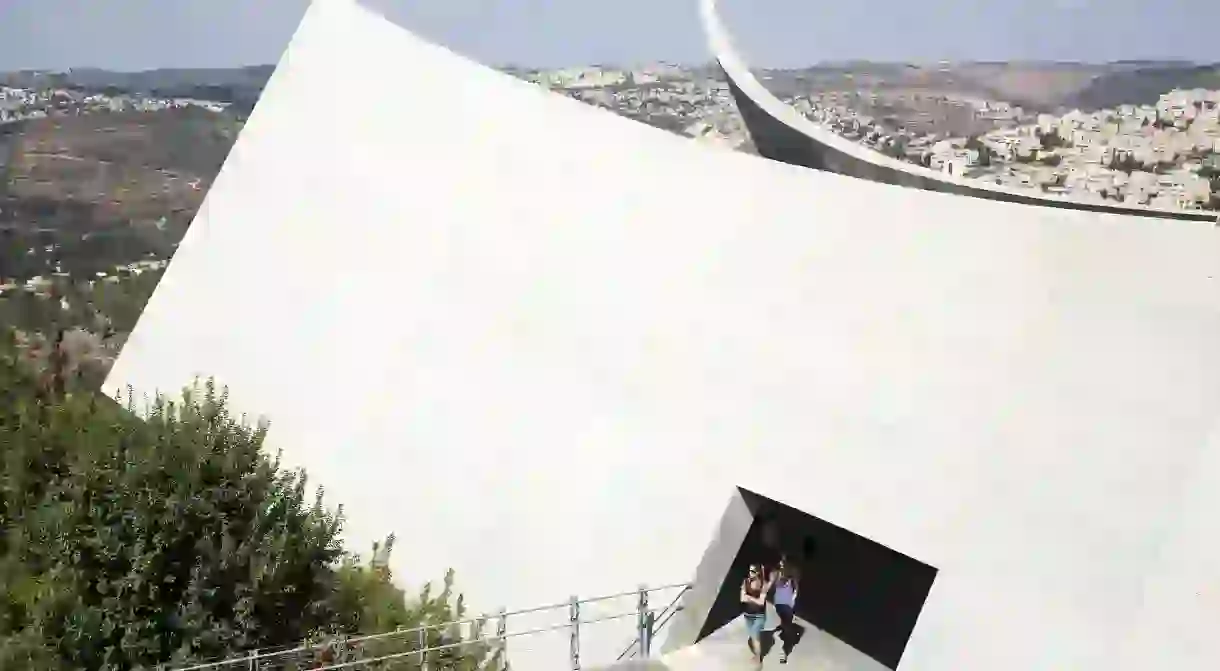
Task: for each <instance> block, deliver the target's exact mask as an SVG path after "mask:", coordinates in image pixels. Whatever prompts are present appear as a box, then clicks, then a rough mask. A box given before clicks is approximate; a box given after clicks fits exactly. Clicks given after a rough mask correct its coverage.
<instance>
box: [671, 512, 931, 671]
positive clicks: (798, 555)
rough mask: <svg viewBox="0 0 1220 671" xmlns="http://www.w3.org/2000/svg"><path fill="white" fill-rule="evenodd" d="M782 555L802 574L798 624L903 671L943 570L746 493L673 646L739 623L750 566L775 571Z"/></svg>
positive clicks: (708, 560)
mask: <svg viewBox="0 0 1220 671" xmlns="http://www.w3.org/2000/svg"><path fill="white" fill-rule="evenodd" d="M781 556H784V557H786V558H787V561H788V564H789V565H794V566H795V567H797V569H798V570H799V571H800V575H801V580H800V596H799V598H798V599H797V606H796V616H797V617H798V618H800V619H802V620H804V621H806V622H808V623H810V624H812V625H814V626H815V627H817V628H819V629H821V630H823V631H825V632H826V633H828V634H830V635H832V636H834V637H835V638H838V639H839V640H841V641H843V642H844V643H847V644H848V645H850V646H851V647H853V648H855V649H856V650H858V651H860V652H862V653H864V654H865V655H868V656H869V657H871V658H873V659H875V660H876V661H878V662H880V663H881V664H883V665H885V666H887V667H889V668H891V669H895V668H897V666H898V662H899V661H900V660H901V659H902V654H903V651H904V650H905V649H906V645H907V641H908V640H909V639H910V636H911V632H912V631H913V630H914V628H915V622H916V620H917V619H918V617H919V613H920V611H921V610H922V609H923V604H924V602H925V601H926V600H927V597H928V593H929V592H930V590H931V588H932V582H933V580H935V578H936V573H937V569H936V568H934V567H932V566H929V565H927V564H924V563H923V562H920V561H918V560H916V559H913V558H911V557H908V556H906V555H904V554H902V553H900V552H897V551H895V550H891V549H890V548H888V547H886V546H884V545H882V544H880V543H878V542H875V541H873V540H870V539H868V538H865V537H864V536H861V535H859V534H856V533H853V532H851V531H848V530H847V529H844V528H842V527H839V526H836V525H834V524H831V523H830V522H827V521H825V520H822V519H820V518H818V517H816V516H814V515H811V514H809V513H806V512H803V511H801V510H797V509H795V508H792V507H790V506H787V505H784V504H782V503H780V502H778V501H775V500H773V499H770V498H767V497H765V496H762V495H761V494H757V493H755V492H751V491H749V490H745V489H742V488H738V489H737V491H736V492H735V493H734V496H733V500H732V501H731V502H730V505H729V508H728V510H727V511H726V513H725V516H724V519H723V520H722V522H721V528H720V530H719V532H718V535H717V538H716V541H715V542H714V543H713V544H712V546H711V547H709V548H708V551H707V553H705V555H704V559H703V562H701V564H700V567H699V570H698V572H697V574H698V575H697V577H696V580H695V587H694V588H693V589H692V593H691V599H690V600H688V601H687V603H688V605H690V606H693V608H691V609H690V610H691V612H688V613H687V614H686V615H687V619H686V623H685V625H686V626H685V628H686V629H687V631H686V632H684V634H683V635H679V636H678V637H677V640H673V641H672V642H673V643H676V644H678V645H683V644H689V643H694V642H697V641H699V640H702V639H703V638H705V637H707V636H709V635H711V634H712V633H714V632H715V631H716V630H718V629H720V628H721V627H723V626H724V625H726V624H728V623H729V622H731V621H732V620H734V619H735V618H736V617H738V616H739V615H740V614H741V605H740V603H739V592H740V587H741V582H742V580H743V579H744V578H745V576H746V571H747V569H748V568H749V566H750V564H752V563H759V564H765V565H774V564H775V563H776V562H777V561H778V560H779V558H780V557H781ZM696 631H697V633H695V632H696ZM681 639H685V640H681ZM743 645H744V641H743Z"/></svg>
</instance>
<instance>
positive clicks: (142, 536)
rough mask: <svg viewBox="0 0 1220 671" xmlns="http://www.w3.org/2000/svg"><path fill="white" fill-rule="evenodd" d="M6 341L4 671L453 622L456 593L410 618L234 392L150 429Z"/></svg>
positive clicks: (166, 413)
mask: <svg viewBox="0 0 1220 671" xmlns="http://www.w3.org/2000/svg"><path fill="white" fill-rule="evenodd" d="M0 335H4V336H5V337H4V338H3V342H0V445H3V446H4V450H3V453H2V457H0V528H3V529H4V530H5V533H4V534H2V535H0V668H5V669H8V668H12V669H27V670H29V671H58V670H60V669H85V670H88V671H93V670H95V669H96V670H102V669H107V670H109V669H142V668H143V669H148V668H152V667H153V666H154V665H156V664H159V663H164V662H185V661H189V660H198V659H207V658H216V657H221V656H227V655H233V654H236V653H238V652H240V651H244V650H247V649H250V648H256V647H257V648H266V647H270V646H277V645H284V644H292V643H296V642H298V641H300V640H302V639H304V638H306V637H307V636H309V635H311V634H318V633H329V632H340V633H351V632H356V631H361V630H369V629H371V628H373V627H378V626H383V625H386V626H389V625H392V624H395V623H410V622H415V621H422V619H424V618H436V617H449V616H450V615H453V614H454V612H452V611H451V610H447V609H449V608H450V607H449V605H448V604H449V599H450V597H451V596H452V589H451V588H452V575H450V576H449V577H448V579H447V582H446V589H445V591H444V592H443V593H442V594H441V595H438V596H436V597H435V598H431V597H428V598H424V599H421V601H420V603H419V604H407V603H405V601H404V600H403V599H402V597H401V592H394V590H393V586H392V585H391V584H390V583H389V579H390V576H389V574H388V571H387V572H384V573H381V574H378V576H379V577H378V581H373V582H368V576H367V575H366V574H364V573H362V572H361V571H360V570H356V569H354V568H352V564H351V560H350V559H347V555H346V553H345V552H344V550H343V548H342V546H341V544H340V541H339V531H340V527H341V523H342V510H341V509H338V510H336V511H334V512H331V511H330V510H328V509H327V508H326V507H325V506H324V504H323V498H322V496H323V493H322V491H321V490H320V489H319V491H318V492H317V493H316V495H315V496H314V497H312V499H311V498H310V497H309V496H308V495H307V479H306V475H305V473H304V472H301V471H287V470H285V469H283V468H281V466H280V463H279V459H278V457H276V458H269V457H268V456H267V455H266V454H265V453H264V452H263V450H262V442H263V438H264V436H265V435H266V430H267V428H268V427H267V425H266V424H265V423H260V424H257V425H255V426H250V425H248V424H246V423H245V422H244V421H243V420H242V419H239V418H234V417H232V416H231V415H230V414H229V411H228V409H227V402H226V401H227V393H226V392H225V391H224V390H218V389H216V388H215V387H214V385H213V384H211V383H210V382H209V383H205V384H201V385H197V386H196V387H193V388H191V389H188V390H186V393H185V394H184V396H183V400H181V401H180V402H171V401H168V400H166V399H164V398H158V399H156V400H155V402H154V403H153V404H152V406H151V409H150V412H149V413H148V415H147V419H140V418H139V417H137V415H136V414H135V413H134V412H133V410H134V409H135V407H134V401H133V400H132V399H131V397H130V395H129V398H128V399H127V401H126V404H125V405H120V404H119V403H115V402H114V400H111V399H107V398H105V397H103V396H100V395H98V394H96V393H93V392H91V391H89V390H88V389H86V388H84V387H83V386H82V385H81V384H80V383H79V382H78V381H76V380H75V378H73V377H72V376H71V375H70V374H69V372H68V370H67V366H66V364H65V363H64V361H63V357H56V356H50V357H47V358H46V359H45V360H43V361H41V362H35V361H33V360H32V359H30V358H29V356H28V354H26V353H24V352H22V351H21V350H20V348H19V347H17V346H16V342H15V340H16V338H15V337H14V335H13V333H12V332H11V331H6V333H4V334H0ZM361 576H363V577H361ZM360 580H364V581H365V582H360ZM353 590H355V593H357V594H359V595H360V599H358V600H357V601H356V602H352V601H350V600H348V599H346V598H345V596H344V595H351V594H352V593H353ZM425 596H427V595H425ZM368 609H372V611H371V613H370V611H369V610H368ZM460 610H461V599H460V597H459V598H458V610H457V612H460Z"/></svg>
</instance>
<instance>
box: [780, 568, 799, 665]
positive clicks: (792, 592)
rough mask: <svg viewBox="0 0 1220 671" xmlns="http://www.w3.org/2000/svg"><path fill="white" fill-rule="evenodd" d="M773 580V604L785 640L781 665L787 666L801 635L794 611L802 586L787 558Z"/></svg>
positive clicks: (781, 634)
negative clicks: (790, 654)
mask: <svg viewBox="0 0 1220 671" xmlns="http://www.w3.org/2000/svg"><path fill="white" fill-rule="evenodd" d="M773 580H774V582H775V596H774V598H773V603H774V604H775V612H776V614H777V615H779V634H780V636H781V637H782V638H783V640H784V647H783V648H782V652H781V654H780V658H779V663H780V664H787V663H788V653H790V652H792V646H794V645H796V639H797V637H798V636H799V635H800V634H799V633H798V631H797V629H798V627H797V626H796V625H794V624H793V622H792V618H793V610H794V609H795V608H796V597H797V594H798V593H799V591H800V585H799V581H798V579H797V575H796V571H794V570H792V569H791V568H790V567H789V566H788V560H787V559H786V558H784V559H781V560H780V562H779V566H777V567H776V571H775V576H774V577H773Z"/></svg>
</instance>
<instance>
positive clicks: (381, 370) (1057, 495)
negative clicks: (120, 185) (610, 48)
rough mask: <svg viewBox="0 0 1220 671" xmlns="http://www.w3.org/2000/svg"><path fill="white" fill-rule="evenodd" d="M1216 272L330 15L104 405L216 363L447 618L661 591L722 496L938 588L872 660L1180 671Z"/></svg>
mask: <svg viewBox="0 0 1220 671" xmlns="http://www.w3.org/2000/svg"><path fill="white" fill-rule="evenodd" d="M336 81H343V82H344V89H345V90H351V91H361V92H363V94H364V95H366V96H367V98H366V99H365V101H364V102H362V103H359V104H352V105H344V106H343V110H342V112H341V113H340V112H339V111H338V110H336V111H334V112H333V113H328V112H327V111H326V110H327V107H326V106H325V105H322V106H319V105H318V104H317V101H318V100H321V99H325V98H327V97H328V96H332V95H334V87H333V85H334V82H336ZM1218 272H1220V237H1218V235H1217V231H1216V230H1214V229H1212V228H1210V227H1208V226H1202V225H1193V224H1181V223H1169V222H1163V221H1153V220H1143V219H1131V218H1120V217H1113V216H1105V215H1090V214H1085V213H1076V212H1065V211H1057V210H1051V209H1034V208H1027V207H1023V206H1018V205H1009V204H1003V203H995V202H988V201H984V200H979V199H972V198H958V197H953V196H946V195H940V194H934V193H926V192H919V191H913V190H904V189H901V188H897V187H889V186H885V185H879V184H874V183H868V182H864V181H861V180H854V179H849V178H842V177H838V176H835V175H830V174H825V173H815V172H811V171H807V170H803V169H798V168H793V167H790V166H785V165H782V164H778V163H774V162H770V161H765V160H761V159H758V158H755V157H750V156H745V155H737V154H733V153H729V152H722V151H717V150H714V149H708V148H704V147H701V146H699V145H698V144H695V143H690V142H687V141H684V140H683V139H681V138H678V137H676V136H672V135H669V134H667V133H664V132H661V131H658V130H655V129H651V128H647V127H645V126H643V125H640V124H636V123H633V122H630V121H627V120H624V119H621V118H618V117H615V116H613V115H612V114H610V113H607V112H604V111H601V110H597V109H595V108H592V107H589V106H585V105H583V104H582V103H579V102H576V101H571V100H567V99H563V98H561V97H558V96H554V95H552V94H548V93H546V92H543V91H541V90H539V89H537V88H535V87H533V86H531V85H529V84H526V83H523V82H518V81H515V80H512V79H510V78H509V77H507V76H504V75H500V74H498V73H495V72H493V71H490V70H487V69H484V68H482V67H479V66H477V65H474V64H471V63H469V62H466V61H464V60H463V59H461V58H458V57H456V56H454V55H453V54H451V53H448V52H446V51H445V50H443V49H440V48H438V47H435V46H430V45H427V44H425V43H422V42H421V41H419V40H417V39H416V38H414V37H413V36H411V35H409V34H408V33H406V32H404V31H403V30H402V29H400V28H398V27H396V26H394V25H392V24H390V23H389V22H387V21H384V20H382V19H380V18H378V17H375V16H373V15H371V14H368V13H366V11H364V10H362V9H359V8H358V7H355V6H353V5H351V4H348V3H347V2H343V1H334V2H323V3H320V4H317V5H315V6H314V7H313V8H312V9H311V10H310V11H309V13H308V14H307V16H306V18H305V20H304V23H303V25H302V27H301V28H300V30H299V32H298V34H297V35H296V37H295V38H294V40H293V42H292V44H291V46H290V47H289V49H288V51H287V53H286V54H285V56H284V59H283V61H282V62H281V65H280V68H279V69H278V70H277V72H276V74H275V76H274V77H273V79H272V81H271V83H270V85H269V86H268V88H267V90H266V93H265V94H264V97H263V99H262V101H261V102H260V104H259V107H258V110H257V111H256V112H255V114H254V117H253V118H252V119H251V121H250V123H249V124H248V125H247V127H246V129H245V131H244V132H243V134H242V136H241V139H240V141H239V142H238V144H237V146H236V147H235V149H234V151H233V153H232V155H231V156H230V158H229V160H228V161H227V162H226V164H225V167H224V170H223V171H222V173H221V175H220V176H219V178H218V180H217V182H216V184H215V186H214V187H213V189H212V191H211V193H210V194H209V195H208V198H207V201H206V203H205V204H204V207H203V208H202V210H201V211H200V213H199V215H198V217H197V218H196V221H195V223H194V225H193V226H192V228H191V230H190V233H189V234H188V235H187V237H186V239H185V240H184V242H183V244H182V246H181V248H180V250H179V252H178V254H177V257H176V258H175V260H174V261H173V263H172V264H171V265H170V267H169V270H168V272H167V273H166V276H165V279H164V280H163V281H162V284H161V286H160V288H159V289H158V291H157V293H156V295H155V296H154V297H153V299H152V301H151V302H150V303H149V306H148V308H147V310H146V311H145V313H144V316H143V317H142V319H141V321H140V324H139V326H138V328H137V329H136V331H135V333H134V334H133V335H132V336H131V338H130V340H129V342H128V344H127V347H126V349H125V351H124V352H123V355H122V356H121V357H120V359H119V361H118V363H117V365H116V367H115V369H114V371H113V373H112V375H111V378H110V379H109V380H108V383H107V385H108V387H109V388H110V389H114V388H116V387H118V386H123V385H127V384H132V385H134V386H135V387H136V388H137V389H140V390H146V391H151V390H153V389H157V388H160V389H170V390H172V389H177V388H179V387H180V386H181V385H183V384H185V383H186V382H188V381H189V380H190V378H191V377H192V376H194V375H197V374H211V375H215V376H217V377H218V378H219V379H220V380H221V381H222V382H226V383H228V384H230V385H231V386H232V392H233V400H234V402H235V403H236V404H237V406H238V407H239V408H241V409H244V410H247V411H249V412H252V413H264V414H267V415H269V416H270V417H271V419H272V421H273V428H272V430H271V433H270V437H269V442H270V443H271V444H272V445H273V446H275V447H282V448H284V450H285V456H286V459H287V460H288V461H289V462H290V463H295V464H301V465H304V466H306V467H308V468H309V470H310V471H311V473H312V474H313V475H314V476H315V478H317V479H318V480H320V481H321V482H322V483H324V484H325V485H326V489H327V495H328V497H329V499H330V500H331V501H332V502H336V503H337V502H342V503H343V504H344V506H345V511H346V514H347V517H348V520H349V521H348V525H347V534H348V536H349V537H350V539H351V540H352V541H353V543H354V544H355V546H356V547H361V546H367V544H368V543H370V542H372V541H373V540H375V539H377V538H380V537H382V536H383V535H384V534H385V533H387V532H389V531H395V532H397V533H398V535H399V538H400V541H399V543H398V544H397V546H396V549H395V561H396V566H395V569H396V571H397V572H398V574H399V575H402V576H406V577H408V578H410V579H414V580H422V579H431V578H439V576H440V575H441V574H442V572H443V571H444V569H445V568H447V567H449V566H452V567H454V568H455V569H456V570H457V575H458V578H459V580H460V582H461V586H462V587H463V588H465V589H466V590H467V591H468V592H469V595H470V598H471V601H472V605H473V607H474V608H476V609H480V608H486V609H493V608H495V607H497V606H499V605H505V606H508V607H521V606H529V605H535V604H540V603H545V602H550V601H563V600H565V599H566V598H567V596H568V595H569V594H572V593H577V594H581V595H590V596H591V595H595V594H597V593H605V592H614V591H619V590H621V589H625V588H626V589H630V588H631V587H633V586H635V585H636V584H637V583H639V582H641V581H652V582H653V583H664V582H670V581H681V580H684V579H687V578H688V577H690V576H691V575H692V573H693V572H694V569H695V566H696V565H697V563H698V562H699V560H700V558H701V557H702V555H703V551H704V549H705V547H706V545H707V544H708V542H709V541H710V540H711V537H712V535H713V534H714V532H715V531H716V528H717V527H716V525H717V523H718V520H719V517H720V515H721V514H722V513H723V512H724V510H725V506H726V505H727V504H728V501H729V500H730V496H731V494H732V488H733V486H735V485H741V486H744V487H747V488H749V489H751V490H753V491H757V492H759V493H760V494H763V495H765V496H768V497H771V498H774V499H776V500H779V501H782V502H784V503H787V504H789V505H792V506H794V507H797V508H801V509H804V510H807V511H809V512H812V513H814V514H816V515H818V516H819V517H821V518H823V519H826V520H828V521H831V522H833V523H835V524H838V525H840V526H844V527H847V528H849V529H851V530H852V531H855V532H857V533H860V534H862V535H865V536H868V537H870V538H872V539H874V540H877V541H879V542H882V543H885V544H887V545H889V546H891V547H893V548H895V549H897V550H900V551H902V552H904V553H906V554H909V555H911V556H913V557H915V558H917V559H919V560H921V561H924V562H927V563H930V564H932V565H934V566H936V567H937V568H939V569H940V575H939V577H938V578H937V581H936V584H935V585H934V587H933V590H932V594H931V596H930V598H929V600H928V604H927V606H926V608H925V610H924V613H923V615H922V617H921V619H920V621H919V624H918V626H917V628H916V630H915V633H914V635H913V637H912V640H911V643H910V646H909V647H908V649H907V652H906V655H905V657H904V661H903V664H902V667H901V668H902V669H904V670H910V671H923V670H933V669H935V670H952V669H966V668H970V669H989V670H996V671H998V670H1005V669H1014V670H1015V669H1021V670H1022V671H1024V670H1026V669H1030V668H1042V669H1049V668H1057V669H1058V668H1063V669H1077V670H1086V669H1106V670H1107V671H1111V670H1114V669H1127V668H1132V669H1134V668H1149V667H1148V666H1147V663H1148V662H1149V661H1150V660H1156V659H1158V655H1160V654H1162V653H1166V654H1168V653H1167V652H1166V651H1174V652H1173V654H1175V655H1177V656H1176V657H1174V658H1173V659H1174V660H1175V662H1180V663H1178V664H1175V665H1174V666H1173V668H1174V669H1175V671H1188V670H1190V669H1203V668H1213V667H1212V665H1210V664H1208V663H1207V662H1208V660H1209V655H1211V656H1214V654H1215V653H1216V652H1217V646H1220V642H1217V641H1218V640H1220V639H1217V638H1216V637H1214V636H1211V633H1212V628H1213V626H1212V623H1214V622H1215V621H1216V616H1217V614H1220V595H1218V594H1217V591H1216V589H1215V582H1214V581H1215V571H1214V570H1212V568H1211V567H1214V566H1215V563H1214V561H1211V560H1212V559H1214V558H1216V557H1217V553H1218V552H1220V548H1218V546H1217V540H1216V539H1217V536H1216V534H1214V533H1211V531H1212V530H1213V529H1214V524H1212V523H1211V518H1210V516H1209V513H1208V512H1206V511H1214V510H1216V509H1217V506H1218V505H1220V501H1218V500H1217V498H1218V494H1217V492H1220V481H1218V480H1220V478H1218V474H1220V464H1218V463H1217V461H1218V460H1220V459H1218V458H1217V452H1216V446H1215V444H1214V442H1213V441H1214V436H1215V435H1216V428H1217V427H1216V417H1217V409H1218V408H1220V314H1218V312H1217V308H1218V307H1220V293H1218V291H1217V285H1216V281H1215V279H1214V278H1215V275H1216V273H1218ZM777 454H783V455H784V459H785V463H786V464H787V465H788V467H787V468H786V469H783V470H779V469H774V468H766V469H763V468H759V469H751V468H748V467H745V466H743V465H744V464H747V463H748V460H750V459H753V458H757V459H765V460H768V461H770V460H773V459H774V458H775V456H776V455H777ZM623 604H624V606H623V608H624V609H629V608H630V600H627V601H625V602H623ZM1171 617H1172V618H1175V619H1174V620H1173V621H1172V623H1170V621H1169V620H1168V619H1167V618H1171ZM629 629H630V625H629V624H627V623H624V624H623V625H622V626H619V627H613V626H602V627H599V628H596V629H594V628H593V627H590V628H589V632H590V635H589V636H588V637H587V638H586V643H585V647H584V650H585V659H586V660H588V662H589V663H593V662H596V661H598V660H606V661H608V660H609V659H610V658H612V653H617V652H618V651H619V650H620V649H621V647H622V646H623V645H624V644H625V642H626V641H627V639H629V638H630V631H629ZM522 640H525V639H522ZM536 641H538V642H537V643H533V644H522V645H520V646H515V647H514V648H513V653H514V655H516V657H515V658H514V661H515V663H516V664H517V668H526V669H531V670H532V669H558V668H560V667H561V665H564V664H566V648H567V640H566V636H563V635H559V636H548V637H539V638H537V639H536ZM608 656H609V657H608ZM1138 664H1143V665H1142V666H1140V665H1138ZM1165 668H1169V667H1165Z"/></svg>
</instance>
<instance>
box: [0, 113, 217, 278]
mask: <svg viewBox="0 0 1220 671" xmlns="http://www.w3.org/2000/svg"><path fill="white" fill-rule="evenodd" d="M240 129H241V123H240V122H239V121H238V120H236V119H234V118H233V117H232V116H230V115H226V114H216V113H213V112H209V111H207V110H204V109H201V108H184V109H174V110H162V111H158V112H130V113H122V114H92V115H81V116H71V117H50V118H45V119H37V120H31V121H24V122H19V123H14V124H5V125H4V126H0V248H3V249H0V268H3V269H4V270H3V272H0V275H6V276H22V275H28V274H34V273H37V272H40V271H41V270H40V269H41V267H42V266H44V265H45V263H44V259H42V258H41V257H42V256H43V255H42V253H41V251H39V250H41V249H42V247H43V246H45V245H51V244H58V245H61V246H63V248H64V249H63V251H62V252H61V253H60V257H61V258H64V257H71V258H72V262H71V263H70V264H66V265H70V266H71V269H72V270H77V271H81V272H94V271H96V270H105V269H107V268H109V267H111V266H113V265H115V264H116V263H128V262H130V261H133V260H135V259H139V258H142V257H143V256H145V255H147V254H153V255H157V256H162V257H163V256H164V255H166V254H168V253H169V252H170V251H171V250H172V249H173V248H174V246H175V245H176V244H177V242H178V241H179V240H180V239H181V237H182V235H183V233H185V231H186V229H187V227H188V226H189V225H190V222H191V220H192V219H193V218H194V216H195V212H196V211H198V209H199V206H200V204H201V203H202V202H203V198H204V195H205V194H206V193H207V189H208V187H209V186H210V185H211V183H212V180H213V179H215V177H216V174H217V173H218V172H219V170H220V166H221V164H222V163H223V162H224V160H225V158H226V157H227V156H228V153H229V149H230V148H231V147H232V146H233V143H234V142H235V141H236V139H237V135H238V132H239V131H240ZM29 249H34V250H35V252H31V253H30V254H28V255H27V253H26V250H29ZM14 254H15V255H16V256H13V255H14ZM67 269H68V268H65V270H67Z"/></svg>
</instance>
